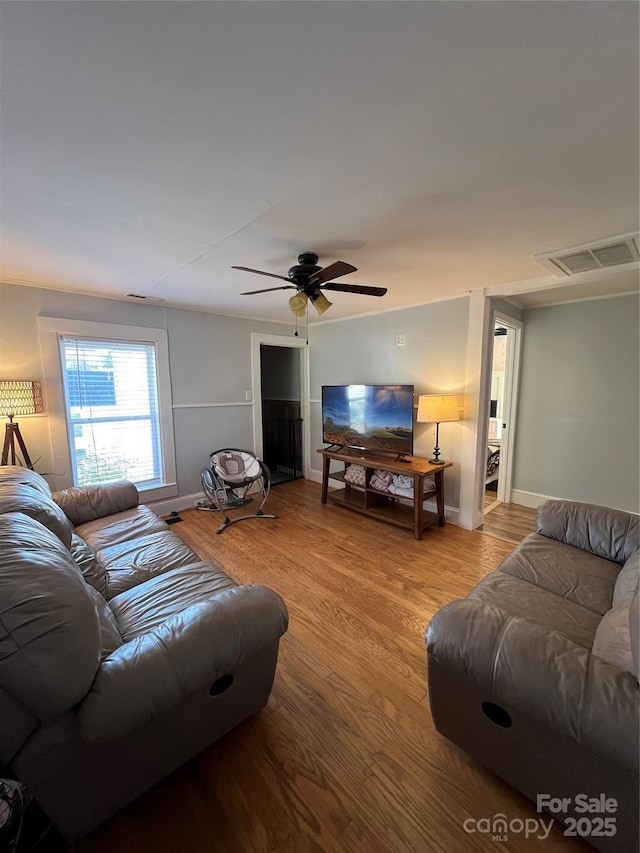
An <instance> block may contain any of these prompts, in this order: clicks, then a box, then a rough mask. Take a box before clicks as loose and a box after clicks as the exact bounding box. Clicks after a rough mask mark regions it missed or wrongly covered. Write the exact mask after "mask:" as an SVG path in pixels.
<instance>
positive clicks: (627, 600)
mask: <svg viewBox="0 0 640 853" xmlns="http://www.w3.org/2000/svg"><path fill="white" fill-rule="evenodd" d="M638 581H640V550H638V551H634V552H633V554H632V555H631V556H630V557H629V559H628V560H627V562H626V563H625V564H624V566H623V567H622V568H621V569H620V573H619V574H618V578H617V580H616V585H615V587H614V590H613V601H612V603H611V606H612V607H614V608H615V607H628V606H629V605H630V604H631V599H632V598H633V595H634V593H635V591H636V589H637V586H638Z"/></svg>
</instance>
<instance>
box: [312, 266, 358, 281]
mask: <svg viewBox="0 0 640 853" xmlns="http://www.w3.org/2000/svg"><path fill="white" fill-rule="evenodd" d="M357 269H358V267H352V266H351V264H345V262H344V261H336V262H335V263H334V264H329V266H328V267H325V268H324V269H322V270H319V271H318V272H315V273H314V274H313V275H311V276H309V283H310V284H322V283H323V282H325V281H331V280H332V279H334V278H340V276H341V275H348V274H349V273H350V272H356V270H357Z"/></svg>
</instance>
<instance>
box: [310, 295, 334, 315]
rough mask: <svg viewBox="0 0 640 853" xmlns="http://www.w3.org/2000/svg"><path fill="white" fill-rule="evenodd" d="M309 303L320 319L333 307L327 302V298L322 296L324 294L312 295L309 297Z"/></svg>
mask: <svg viewBox="0 0 640 853" xmlns="http://www.w3.org/2000/svg"><path fill="white" fill-rule="evenodd" d="M311 301H312V302H313V307H314V308H315V309H316V311H317V312H318V314H319V315H320V316H321V317H322V315H323V314H324V312H325V311H326V310H327V309H328V308H331V306H332V305H333V303H332V302H329V300H328V299H327V297H326V296H325V295H324V293H318V294H314V295H313V296H312V297H311Z"/></svg>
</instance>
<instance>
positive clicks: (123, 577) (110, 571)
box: [100, 529, 200, 598]
mask: <svg viewBox="0 0 640 853" xmlns="http://www.w3.org/2000/svg"><path fill="white" fill-rule="evenodd" d="M100 559H101V560H102V562H103V563H104V564H105V566H106V567H107V573H106V575H107V594H106V597H107V598H113V597H114V596H115V595H119V593H121V592H125V590H127V589H131V587H132V586H136V585H137V584H139V583H143V582H144V581H147V580H149V579H150V578H152V577H154V576H155V575H160V574H164V572H169V571H172V570H173V569H178V568H180V566H188V565H190V564H192V563H197V562H199V560H200V557H199V556H198V555H197V554H196V553H195V551H192V550H191V548H189V546H188V545H186V544H185V543H184V542H183V541H182V539H180V537H179V536H176V534H175V533H172V532H171V531H170V530H169V529H166V530H158V531H156V532H155V533H148V534H147V535H146V536H140V537H139V538H138V539H130V540H127V541H126V542H119V543H118V544H117V545H109V547H107V548H102V549H101V550H100Z"/></svg>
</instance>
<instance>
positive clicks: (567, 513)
mask: <svg viewBox="0 0 640 853" xmlns="http://www.w3.org/2000/svg"><path fill="white" fill-rule="evenodd" d="M536 532H537V533H540V534H541V535H542V536H547V537H548V538H549V539H557V540H558V541H559V542H565V543H566V544H567V545H573V547H574V548H580V549H581V550H582V551H589V552H590V553H591V554H597V556H598V557H604V559H605V560H614V561H615V562H616V563H624V562H625V561H626V560H628V559H629V557H630V556H631V555H632V554H633V552H634V551H636V550H637V549H638V547H640V516H637V515H634V514H633V513H630V512H624V511H623V510H618V509H610V508H609V507H604V506H596V505H595V504H585V503H578V502H577V501H561V500H548V501H545V502H544V503H543V504H541V505H540V506H539V507H538V511H537V515H536Z"/></svg>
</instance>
